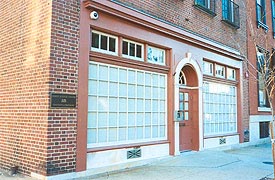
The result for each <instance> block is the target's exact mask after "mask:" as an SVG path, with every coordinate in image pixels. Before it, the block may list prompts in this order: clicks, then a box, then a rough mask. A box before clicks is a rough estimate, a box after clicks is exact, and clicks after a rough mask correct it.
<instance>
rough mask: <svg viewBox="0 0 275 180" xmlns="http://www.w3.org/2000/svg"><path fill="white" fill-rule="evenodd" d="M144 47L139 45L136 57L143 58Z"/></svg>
mask: <svg viewBox="0 0 275 180" xmlns="http://www.w3.org/2000/svg"><path fill="white" fill-rule="evenodd" d="M141 53H142V49H141V46H140V45H137V53H136V57H138V58H141V57H142V54H141Z"/></svg>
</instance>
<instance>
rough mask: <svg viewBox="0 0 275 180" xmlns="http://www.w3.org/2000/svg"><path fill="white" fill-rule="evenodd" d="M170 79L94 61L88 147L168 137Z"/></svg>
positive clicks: (89, 105)
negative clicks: (167, 96) (168, 91)
mask: <svg viewBox="0 0 275 180" xmlns="http://www.w3.org/2000/svg"><path fill="white" fill-rule="evenodd" d="M166 79H167V78H166V75H164V74H158V73H153V72H147V71H141V70H136V69H128V68H124V67H117V66H111V65H107V64H101V63H95V62H91V63H90V65H89V94H88V95H89V96H88V148H89V147H100V146H108V145H120V144H128V143H133V142H135V143H136V142H148V141H156V140H165V139H167V138H166V137H167V122H166V119H167V118H166V116H167V115H166V114H167V105H166V104H167V103H166V102H167V101H166V91H167V90H166Z"/></svg>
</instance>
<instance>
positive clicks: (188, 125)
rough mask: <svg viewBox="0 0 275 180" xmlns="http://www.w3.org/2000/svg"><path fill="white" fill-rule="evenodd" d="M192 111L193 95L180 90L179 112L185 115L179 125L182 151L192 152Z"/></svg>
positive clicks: (188, 91) (187, 91)
mask: <svg viewBox="0 0 275 180" xmlns="http://www.w3.org/2000/svg"><path fill="white" fill-rule="evenodd" d="M191 109H192V94H191V91H190V90H185V89H184V90H180V92H179V111H180V112H181V113H182V115H183V121H180V123H179V135H180V138H179V141H180V142H179V146H180V147H179V148H180V151H187V150H192V147H193V145H192V143H193V131H192V127H193V122H192V115H191V113H190V110H191Z"/></svg>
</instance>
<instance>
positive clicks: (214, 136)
mask: <svg viewBox="0 0 275 180" xmlns="http://www.w3.org/2000/svg"><path fill="white" fill-rule="evenodd" d="M238 135H240V133H227V134H216V135H206V136H204V139H210V138H223V137H226V136H238Z"/></svg>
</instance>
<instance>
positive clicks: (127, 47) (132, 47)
mask: <svg viewBox="0 0 275 180" xmlns="http://www.w3.org/2000/svg"><path fill="white" fill-rule="evenodd" d="M122 56H123V57H127V58H130V59H136V60H141V61H143V44H140V43H137V42H134V41H130V40H126V39H123V41H122Z"/></svg>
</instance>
